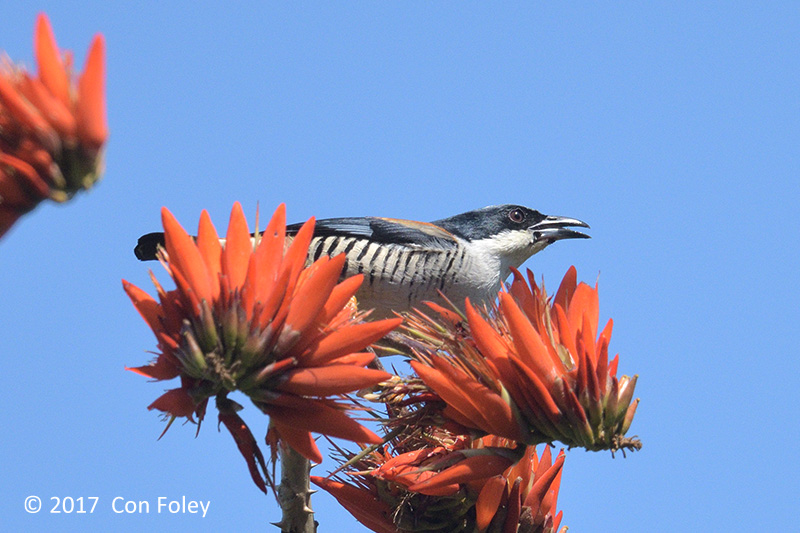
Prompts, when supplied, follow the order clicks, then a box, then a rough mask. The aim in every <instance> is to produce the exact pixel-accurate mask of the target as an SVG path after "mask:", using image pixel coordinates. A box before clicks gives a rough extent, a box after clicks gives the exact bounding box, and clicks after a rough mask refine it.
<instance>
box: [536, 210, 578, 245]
mask: <svg viewBox="0 0 800 533" xmlns="http://www.w3.org/2000/svg"><path fill="white" fill-rule="evenodd" d="M569 226H579V227H582V228H588V227H589V224H587V223H586V222H583V221H582V220H578V219H577V218H569V217H555V216H550V217H545V219H544V220H542V221H541V222H537V223H536V224H534V225H533V226H531V227H529V228H528V231H530V232H531V233H533V240H534V241H535V242H538V241H544V242H546V243H547V244H552V243H554V242H556V241H560V240H562V239H590V238H591V237H589V236H588V235H586V234H585V233H581V232H580V231H575V230H574V229H569Z"/></svg>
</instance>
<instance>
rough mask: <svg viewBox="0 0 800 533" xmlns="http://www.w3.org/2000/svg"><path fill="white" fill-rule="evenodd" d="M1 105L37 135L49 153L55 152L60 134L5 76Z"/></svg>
mask: <svg viewBox="0 0 800 533" xmlns="http://www.w3.org/2000/svg"><path fill="white" fill-rule="evenodd" d="M0 103H2V104H5V108H6V109H5V110H6V111H8V113H10V114H11V115H12V116H13V117H14V118H15V119H16V120H17V121H18V122H19V123H20V124H21V125H22V126H23V127H24V128H26V129H27V130H29V131H32V132H33V133H35V134H36V138H37V140H38V141H39V142H41V143H42V145H43V146H44V148H45V149H46V150H47V151H48V152H55V151H56V147H57V146H58V143H59V141H58V134H57V133H56V132H55V130H54V129H53V127H52V126H51V125H50V124H49V123H48V122H47V121H46V120H45V119H44V118H42V115H40V114H39V112H38V111H37V110H36V109H34V107H33V106H32V105H31V104H30V103H28V101H27V100H26V99H24V98H23V97H22V96H21V95H20V94H19V92H17V90H16V89H15V88H14V86H13V85H12V84H11V83H10V82H9V81H8V79H7V78H6V77H5V76H0Z"/></svg>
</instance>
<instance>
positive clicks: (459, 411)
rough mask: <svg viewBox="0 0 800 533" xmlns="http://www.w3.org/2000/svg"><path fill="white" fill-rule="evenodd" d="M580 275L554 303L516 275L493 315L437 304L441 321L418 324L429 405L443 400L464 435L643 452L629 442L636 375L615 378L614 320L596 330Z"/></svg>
mask: <svg viewBox="0 0 800 533" xmlns="http://www.w3.org/2000/svg"><path fill="white" fill-rule="evenodd" d="M576 277H577V276H576V272H575V269H574V267H573V268H570V269H569V271H568V272H567V274H566V275H565V276H564V279H563V281H562V283H561V286H560V287H559V290H558V292H557V293H556V296H555V299H554V300H553V301H551V300H550V299H549V298H548V296H547V294H546V292H545V291H544V289H543V288H541V289H540V288H539V287H538V286H537V285H536V283H535V281H534V280H533V275H532V274H531V273H530V271H529V272H528V278H529V284H528V283H526V282H525V280H524V279H523V278H522V276H521V275H520V274H519V272H517V271H514V281H513V283H512V284H511V286H510V288H509V290H508V292H501V293H500V295H499V300H500V303H499V306H498V307H497V308H495V309H493V311H492V313H490V314H488V316H486V315H485V314H483V313H480V312H479V311H478V310H477V309H475V307H473V306H472V305H471V304H470V303H469V302H467V304H466V317H465V318H466V321H464V320H462V319H461V318H462V317H459V315H457V314H456V313H454V312H452V311H449V310H445V309H442V308H440V307H438V306H433V307H434V309H435V310H438V311H439V312H440V314H441V315H442V316H443V317H444V320H443V323H441V324H439V323H437V322H436V321H435V320H433V319H431V318H429V317H427V316H425V315H423V314H418V315H417V316H416V317H414V318H412V319H411V321H410V322H409V325H408V326H407V335H408V336H410V337H411V338H412V339H414V340H413V342H412V343H411V345H412V346H414V347H415V348H414V350H413V352H414V353H413V357H414V359H415V360H414V361H412V362H411V366H412V367H413V368H414V370H415V371H416V372H417V374H418V375H419V377H420V378H421V379H422V381H423V382H424V383H425V384H426V385H427V386H428V387H429V392H428V394H427V396H426V394H425V393H422V394H421V395H420V396H419V397H420V398H421V399H422V400H423V401H428V400H430V399H431V398H430V392H433V393H434V395H435V397H434V398H433V399H434V400H436V401H439V402H441V401H443V402H444V403H445V407H444V408H443V409H442V410H441V414H442V415H443V416H444V417H445V418H447V419H448V420H450V421H451V423H455V425H457V426H460V427H461V428H462V430H463V431H475V430H477V431H479V432H483V433H488V434H491V435H497V436H500V437H504V438H507V439H511V440H514V441H517V442H522V443H526V444H533V445H535V444H538V443H542V442H548V443H549V442H553V441H556V440H558V441H561V442H563V443H564V444H566V445H568V446H579V447H583V448H586V449H587V450H603V449H610V450H612V451H613V450H617V449H623V450H625V449H638V448H639V447H640V443H639V442H638V441H637V440H633V439H626V438H624V435H625V433H626V432H627V431H628V428H629V427H630V425H631V421H632V420H633V416H634V413H635V411H636V406H637V405H638V402H639V401H638V399H637V400H635V401H633V393H634V388H635V385H636V376H634V377H633V378H628V377H627V376H622V377H620V378H617V364H618V357H614V359H612V360H611V361H609V359H608V343H609V340H610V339H611V329H612V324H613V323H612V321H611V320H609V321H608V323H607V324H606V326H605V327H604V328H603V330H602V331H600V332H599V334H598V307H599V306H598V296H597V288H596V287H595V288H592V287H590V286H589V285H586V284H585V283H580V284H577V282H576ZM420 339H421V340H420ZM431 339H433V340H431ZM436 401H435V402H434V404H435V403H437V402H436Z"/></svg>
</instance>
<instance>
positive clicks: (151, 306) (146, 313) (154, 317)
mask: <svg viewBox="0 0 800 533" xmlns="http://www.w3.org/2000/svg"><path fill="white" fill-rule="evenodd" d="M122 289H123V290H124V291H125V292H126V293H127V295H128V297H129V298H130V299H131V302H133V306H134V307H135V308H136V310H137V311H139V314H140V315H142V318H143V319H144V321H145V322H147V325H148V326H150V329H151V330H153V332H156V331H158V330H160V329H161V321H160V319H159V317H160V316H161V306H160V305H158V302H156V301H155V300H154V299H153V297H152V296H150V295H149V294H147V293H146V292H144V291H143V290H142V289H140V288H139V287H137V286H136V285H133V284H132V283H128V282H127V281H125V280H124V279H123V280H122Z"/></svg>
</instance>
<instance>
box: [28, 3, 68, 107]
mask: <svg viewBox="0 0 800 533" xmlns="http://www.w3.org/2000/svg"><path fill="white" fill-rule="evenodd" d="M33 47H34V50H35V51H36V62H37V63H38V64H39V79H41V80H42V83H44V85H45V87H47V88H48V89H49V90H50V92H51V93H53V95H55V96H56V97H57V98H58V99H59V100H61V102H62V103H63V104H64V105H65V106H67V108H71V102H70V97H69V76H68V75H67V70H66V69H65V68H64V62H63V61H62V60H61V54H60V52H59V51H58V46H56V38H55V37H54V36H53V28H52V27H51V26H50V21H49V20H48V18H47V15H45V14H44V13H39V16H38V17H37V18H36V33H35V36H34V43H33Z"/></svg>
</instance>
